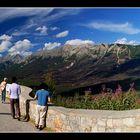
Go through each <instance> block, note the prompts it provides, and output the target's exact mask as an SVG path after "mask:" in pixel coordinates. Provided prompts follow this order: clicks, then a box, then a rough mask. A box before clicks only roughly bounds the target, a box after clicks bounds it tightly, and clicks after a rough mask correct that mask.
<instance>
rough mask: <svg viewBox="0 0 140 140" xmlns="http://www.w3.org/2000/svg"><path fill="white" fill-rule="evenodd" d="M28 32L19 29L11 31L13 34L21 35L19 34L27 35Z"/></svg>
mask: <svg viewBox="0 0 140 140" xmlns="http://www.w3.org/2000/svg"><path fill="white" fill-rule="evenodd" d="M27 34H29V33H28V32H24V31H23V32H20V31H15V32H13V33H12V35H13V36H21V35H27Z"/></svg>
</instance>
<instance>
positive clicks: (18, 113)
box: [15, 99, 20, 119]
mask: <svg viewBox="0 0 140 140" xmlns="http://www.w3.org/2000/svg"><path fill="white" fill-rule="evenodd" d="M15 106H16V117H17V118H18V119H19V118H20V108H19V99H15Z"/></svg>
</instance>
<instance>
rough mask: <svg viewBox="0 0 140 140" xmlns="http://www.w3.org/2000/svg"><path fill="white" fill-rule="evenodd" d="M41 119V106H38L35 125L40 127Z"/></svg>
mask: <svg viewBox="0 0 140 140" xmlns="http://www.w3.org/2000/svg"><path fill="white" fill-rule="evenodd" d="M39 121H40V106H38V105H37V107H36V118H35V126H36V127H37V128H38V126H39Z"/></svg>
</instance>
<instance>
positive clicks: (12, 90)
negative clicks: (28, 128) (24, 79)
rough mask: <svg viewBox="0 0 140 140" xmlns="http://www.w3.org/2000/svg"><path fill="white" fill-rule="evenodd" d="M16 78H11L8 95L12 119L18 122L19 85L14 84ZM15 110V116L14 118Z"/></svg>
mask: <svg viewBox="0 0 140 140" xmlns="http://www.w3.org/2000/svg"><path fill="white" fill-rule="evenodd" d="M16 81H17V79H16V77H13V78H12V84H11V85H10V87H9V95H10V106H11V115H12V117H13V119H16V118H17V119H18V120H20V108H19V95H20V93H21V89H20V85H18V84H17V83H16ZM15 109H16V116H15Z"/></svg>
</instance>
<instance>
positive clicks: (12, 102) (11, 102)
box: [10, 99, 15, 118]
mask: <svg viewBox="0 0 140 140" xmlns="http://www.w3.org/2000/svg"><path fill="white" fill-rule="evenodd" d="M10 107H11V115H12V117H13V118H15V108H14V99H10Z"/></svg>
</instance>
